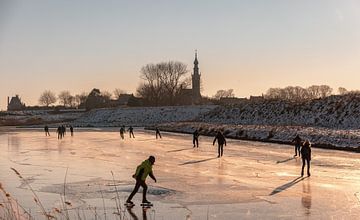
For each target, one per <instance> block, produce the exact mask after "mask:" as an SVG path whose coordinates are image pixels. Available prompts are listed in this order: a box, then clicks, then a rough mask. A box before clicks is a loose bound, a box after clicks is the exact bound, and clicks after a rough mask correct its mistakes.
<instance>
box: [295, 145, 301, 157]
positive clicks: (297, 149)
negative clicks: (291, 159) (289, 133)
mask: <svg viewBox="0 0 360 220" xmlns="http://www.w3.org/2000/svg"><path fill="white" fill-rule="evenodd" d="M298 152H299V156H300V155H301V154H300V145H299V144H295V156H297V153H298Z"/></svg>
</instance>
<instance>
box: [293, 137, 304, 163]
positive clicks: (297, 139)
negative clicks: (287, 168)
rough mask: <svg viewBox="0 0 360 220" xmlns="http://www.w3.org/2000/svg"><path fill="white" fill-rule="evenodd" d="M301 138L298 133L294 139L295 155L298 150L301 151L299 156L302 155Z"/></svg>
mask: <svg viewBox="0 0 360 220" xmlns="http://www.w3.org/2000/svg"><path fill="white" fill-rule="evenodd" d="M301 141H302V140H301V138H300V136H299V135H298V134H297V135H296V137H295V138H294V139H293V140H292V142H293V143H294V144H295V154H294V157H296V156H297V154H298V152H299V157H300V156H301V154H300V148H301Z"/></svg>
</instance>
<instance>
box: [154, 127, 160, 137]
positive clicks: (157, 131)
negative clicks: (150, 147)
mask: <svg viewBox="0 0 360 220" xmlns="http://www.w3.org/2000/svg"><path fill="white" fill-rule="evenodd" d="M155 131H156V139H158V136H159V137H160V139H161V134H160V130H159V128H156V129H155Z"/></svg>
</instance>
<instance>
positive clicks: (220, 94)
mask: <svg viewBox="0 0 360 220" xmlns="http://www.w3.org/2000/svg"><path fill="white" fill-rule="evenodd" d="M234 96H235V94H234V90H233V89H228V90H223V89H221V90H218V91H217V92H216V94H215V95H214V96H213V98H214V99H221V98H232V97H234Z"/></svg>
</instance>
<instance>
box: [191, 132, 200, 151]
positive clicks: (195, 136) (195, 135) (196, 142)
mask: <svg viewBox="0 0 360 220" xmlns="http://www.w3.org/2000/svg"><path fill="white" fill-rule="evenodd" d="M199 136H200V135H199V131H198V130H197V129H196V130H195V131H194V132H193V145H194V146H193V147H195V146H196V147H197V148H198V147H199Z"/></svg>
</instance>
